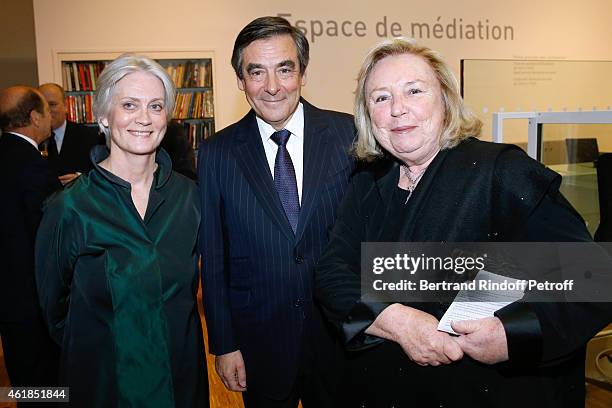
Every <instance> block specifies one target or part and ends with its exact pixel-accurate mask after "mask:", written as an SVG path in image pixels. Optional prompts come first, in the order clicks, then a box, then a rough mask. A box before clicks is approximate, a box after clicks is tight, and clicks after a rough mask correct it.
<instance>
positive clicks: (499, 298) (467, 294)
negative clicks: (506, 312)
mask: <svg viewBox="0 0 612 408" xmlns="http://www.w3.org/2000/svg"><path fill="white" fill-rule="evenodd" d="M474 281H475V282H476V285H475V287H476V289H475V290H461V291H459V293H457V296H455V300H454V301H453V303H451V305H450V307H449V308H448V310H447V311H446V313H444V316H442V319H440V323H439V324H438V330H440V331H444V332H447V333H451V334H457V333H455V331H454V330H453V329H452V328H451V322H453V321H461V320H476V319H482V318H483V317H492V316H493V313H494V312H495V311H497V310H499V309H501V308H502V307H504V306H507V305H509V304H510V303H512V302H516V301H517V300H520V299H521V298H522V297H523V294H524V286H521V285H520V284H518V283H519V280H518V279H514V278H508V277H505V276H502V275H497V274H495V273H491V272H487V271H485V270H484V269H483V270H481V271H480V272H478V274H476V277H475V278H474ZM497 285H499V286H497ZM502 285H505V286H509V287H510V288H511V289H508V290H487V288H491V287H495V288H496V289H497V288H499V287H500V286H502ZM502 287H504V286H502ZM516 287H518V289H517V288H516ZM481 288H482V289H481Z"/></svg>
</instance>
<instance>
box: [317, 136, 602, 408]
mask: <svg viewBox="0 0 612 408" xmlns="http://www.w3.org/2000/svg"><path fill="white" fill-rule="evenodd" d="M560 179H561V178H560V176H559V175H558V174H556V173H554V172H552V171H551V170H548V169H546V168H545V167H544V166H542V165H541V164H540V163H537V162H535V161H534V160H532V159H530V158H528V157H527V156H526V155H525V153H524V152H522V151H521V150H519V149H518V148H516V146H511V145H503V144H493V143H485V142H480V141H477V140H474V139H470V140H468V141H465V142H463V143H461V144H460V145H459V146H457V147H456V148H454V149H450V150H445V151H442V152H440V153H439V154H438V156H437V157H436V158H435V159H434V160H433V161H432V163H431V164H430V165H429V168H428V170H427V171H426V173H425V174H424V176H423V178H422V179H421V181H420V182H419V185H418V186H417V188H416V189H415V191H414V193H413V195H412V196H411V198H410V200H409V201H408V203H407V205H405V208H404V211H403V213H402V214H403V215H404V217H403V218H401V219H398V218H391V219H389V217H387V211H388V209H389V208H390V205H391V202H392V197H393V195H394V190H396V189H397V183H398V180H399V169H398V165H397V163H394V162H393V161H391V160H388V161H382V162H381V163H377V164H376V165H374V166H372V168H370V169H368V170H365V171H363V172H360V173H358V174H356V175H355V176H354V177H353V180H352V182H351V185H350V186H349V188H348V191H347V194H346V196H345V198H344V200H343V202H342V205H341V208H340V209H339V213H338V220H337V222H336V224H335V225H334V228H333V230H332V232H331V234H330V244H329V246H328V248H327V250H326V251H325V253H324V254H323V255H322V257H321V259H320V261H319V265H318V266H317V271H316V274H315V282H316V284H315V287H316V298H317V300H318V301H319V302H320V303H321V305H322V307H323V309H324V310H325V312H326V315H327V317H328V318H329V319H330V320H331V321H332V322H333V323H334V324H335V325H336V326H338V328H339V329H340V330H341V332H342V333H343V335H344V340H345V342H346V344H347V347H349V348H351V349H353V350H355V351H356V353H355V354H354V355H353V357H352V358H351V360H353V359H354V362H355V363H356V366H355V367H353V370H352V373H353V374H356V373H360V372H361V373H362V374H363V375H364V376H365V375H370V379H371V380H372V381H369V382H370V384H368V381H363V382H362V379H357V380H355V381H356V383H361V384H363V387H362V388H367V387H370V388H373V387H376V385H380V389H379V390H378V392H381V393H385V392H386V391H385V384H397V382H398V381H399V382H400V383H401V382H402V381H403V382H404V383H403V384H402V385H401V386H398V387H397V388H396V389H395V390H391V391H389V392H390V393H393V392H395V393H396V394H398V393H399V394H402V395H408V396H412V397H414V398H415V400H416V399H417V394H419V393H429V395H430V399H429V400H428V403H429V404H431V406H438V404H439V405H440V406H442V405H444V406H457V407H463V406H465V407H468V406H469V407H474V406H486V407H516V406H521V407H578V406H584V346H585V344H586V342H587V341H588V340H589V339H590V338H591V337H592V336H593V335H594V334H595V333H597V331H598V330H599V329H601V328H602V327H603V326H605V325H606V324H607V323H608V322H609V321H610V318H611V315H612V313H611V310H610V309H611V307H610V306H611V305H610V304H597V303H566V304H557V303H512V304H510V305H508V306H506V307H505V308H502V309H500V310H499V311H498V312H497V313H496V315H497V317H499V318H500V320H501V321H502V323H503V325H504V329H505V331H506V336H507V341H508V352H509V357H510V360H509V362H508V363H505V364H498V365H492V366H490V365H484V364H479V363H476V362H474V361H473V360H471V359H470V358H469V357H464V358H463V359H462V360H461V361H460V362H457V363H454V364H451V365H448V366H443V367H420V366H417V365H416V364H414V363H412V362H410V361H409V359H408V357H407V356H406V355H405V353H404V352H403V351H402V350H401V349H400V348H399V347H398V346H397V345H396V344H395V343H392V342H388V341H384V342H382V341H381V339H377V338H375V337H373V336H366V335H364V333H363V332H364V331H365V329H366V328H367V327H369V326H370V325H371V324H372V322H373V321H374V320H375V319H376V317H377V315H378V314H379V313H380V312H381V311H382V310H383V309H384V308H385V307H386V306H388V304H376V303H369V304H368V303H364V302H361V301H360V297H361V281H360V276H361V265H360V259H361V257H360V254H361V243H362V242H386V241H403V242H448V243H452V242H489V241H498V242H512V241H524V242H572V241H590V235H589V233H588V231H587V230H586V227H585V225H584V222H583V221H582V219H581V218H580V216H579V215H578V214H577V213H576V212H575V211H574V210H573V208H572V207H571V206H570V205H569V203H568V202H567V201H566V200H565V199H564V198H563V196H562V195H561V194H560V193H559V185H560ZM397 232H399V234H400V235H399V236H400V237H399V239H398V238H397V235H396V234H397ZM394 235H395V236H394ZM530 259H531V258H530ZM548 265H550V264H548ZM540 273H542V271H540ZM410 306H413V307H417V308H419V309H421V310H424V311H426V312H428V313H430V314H432V315H434V316H435V317H436V318H438V319H439V318H440V317H441V316H442V314H443V313H444V311H445V309H446V308H447V307H448V303H435V304H429V303H416V304H411V305H410ZM351 364H353V361H351ZM364 367H366V368H367V372H364V370H363V369H364ZM398 370H399V371H398ZM400 371H401V372H402V373H403V377H398V376H397V373H398V372H400ZM360 375H361V374H356V375H355V377H359V376H360ZM390 377H394V378H390ZM397 378H404V379H403V380H398V379H397ZM354 391H355V393H356V394H357V393H359V392H365V391H363V390H361V389H360V387H359V386H355V387H354ZM413 394H414V395H413ZM356 398H358V397H356ZM436 398H437V400H436ZM417 405H419V404H417ZM419 406H420V405H419ZM428 406H429V405H428Z"/></svg>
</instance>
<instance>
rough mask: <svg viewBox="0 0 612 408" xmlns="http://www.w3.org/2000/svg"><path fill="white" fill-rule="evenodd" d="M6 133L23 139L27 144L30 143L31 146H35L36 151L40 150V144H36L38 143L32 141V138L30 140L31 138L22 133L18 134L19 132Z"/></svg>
mask: <svg viewBox="0 0 612 408" xmlns="http://www.w3.org/2000/svg"><path fill="white" fill-rule="evenodd" d="M6 133H11V134H13V135H15V136H18V137H20V138H22V139H23V140H25V141H26V142H28V143H29V144H31V145H32V146H34V148H35V149H36V150H38V143H36V142H35V141H34V139H32V138H30V137H27V136H26V135H22V134H21V133H17V132H6Z"/></svg>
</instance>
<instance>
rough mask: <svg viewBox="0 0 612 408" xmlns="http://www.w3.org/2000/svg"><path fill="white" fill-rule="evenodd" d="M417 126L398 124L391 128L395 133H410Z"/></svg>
mask: <svg viewBox="0 0 612 408" xmlns="http://www.w3.org/2000/svg"><path fill="white" fill-rule="evenodd" d="M416 128H417V127H416V126H398V127H394V128H393V129H391V131H392V132H394V133H408V132H411V131H413V130H414V129H416Z"/></svg>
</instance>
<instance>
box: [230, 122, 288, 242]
mask: <svg viewBox="0 0 612 408" xmlns="http://www.w3.org/2000/svg"><path fill="white" fill-rule="evenodd" d="M234 155H235V157H236V160H237V161H238V164H239V165H240V168H241V169H242V174H244V176H245V177H246V179H247V181H248V182H249V184H250V185H251V189H252V190H253V193H254V194H255V196H256V197H257V200H258V201H259V202H260V204H261V206H262V207H263V209H264V210H265V211H266V213H267V214H268V215H269V216H270V218H271V219H272V220H274V222H276V224H277V225H278V227H279V228H280V230H281V231H283V233H284V234H285V235H286V236H287V238H288V239H290V240H293V239H295V237H294V234H293V230H292V229H291V225H290V224H289V221H288V220H287V217H286V216H285V210H284V209H283V206H282V204H281V202H280V199H279V198H278V193H277V192H276V188H275V187H274V181H273V179H272V175H271V174H270V167H269V166H268V160H267V159H266V152H265V151H264V148H263V145H262V142H261V137H260V134H259V128H258V127H257V121H256V119H255V114H254V112H253V111H251V112H249V114H247V115H246V116H245V117H244V118H243V119H242V120H241V121H240V130H238V132H237V135H236V144H235V145H234Z"/></svg>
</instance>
